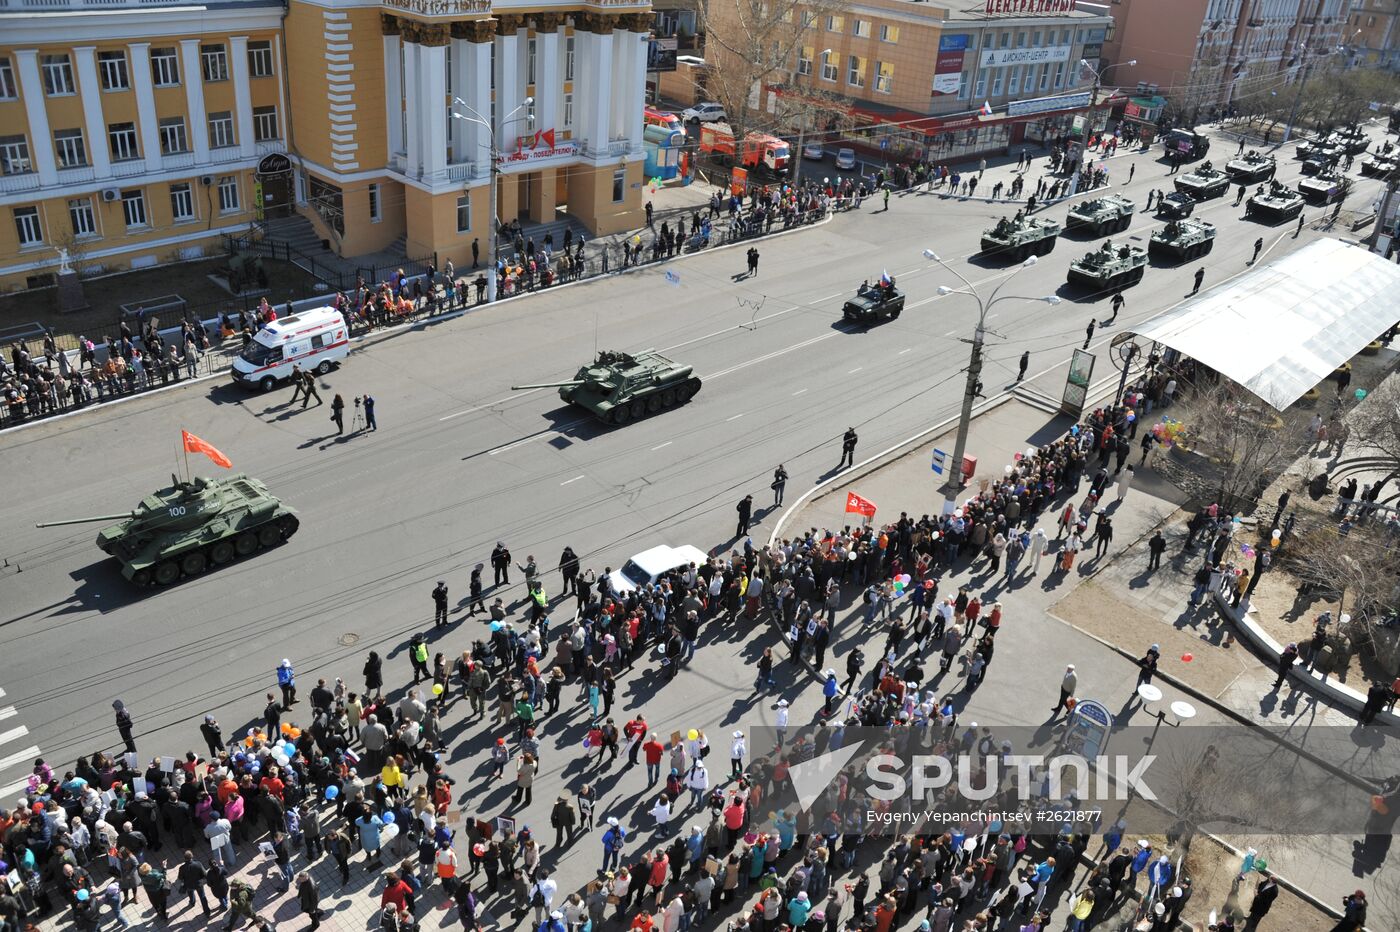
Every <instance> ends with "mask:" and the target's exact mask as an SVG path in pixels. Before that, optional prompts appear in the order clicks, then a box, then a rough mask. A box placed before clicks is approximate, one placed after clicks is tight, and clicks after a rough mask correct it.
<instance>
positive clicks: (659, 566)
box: [608, 544, 709, 593]
mask: <svg viewBox="0 0 1400 932" xmlns="http://www.w3.org/2000/svg"><path fill="white" fill-rule="evenodd" d="M708 559H709V556H708V555H707V554H706V553H705V552H704V551H703V550H700V549H698V548H696V547H692V546H690V545H689V544H683V545H681V546H679V547H668V546H666V545H665V544H662V545H661V546H659V547H652V548H651V549H650V550H643V551H642V552H641V553H639V554H637V555H636V556H635V557H633V558H632V559H630V560H628V561H627V562H626V563H624V564H622V569H620V570H613V571H612V572H611V573H609V574H608V581H609V582H610V583H612V590H613V592H619V593H621V592H631V591H632V590H633V589H640V588H641V587H643V586H645V585H647V584H648V583H654V582H656V580H657V579H659V578H660V577H661V575H662V574H663V573H666V572H669V571H670V570H673V569H676V568H677V567H681V566H689V565H690V564H692V563H694V564H695V565H696V566H697V567H698V566H703V565H704V564H705V561H707V560H708Z"/></svg>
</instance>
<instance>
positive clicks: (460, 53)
mask: <svg viewBox="0 0 1400 932" xmlns="http://www.w3.org/2000/svg"><path fill="white" fill-rule="evenodd" d="M452 26H453V31H452V99H451V100H449V101H448V102H447V105H448V107H450V108H451V110H452V112H453V113H460V114H462V115H463V116H471V114H469V113H467V111H466V110H465V109H463V107H462V105H461V104H459V103H457V100H458V98H460V99H462V100H465V101H466V102H467V106H469V107H474V105H473V104H472V102H471V84H470V82H471V70H470V68H468V66H467V60H466V59H467V55H468V54H469V53H468V51H467V46H469V45H471V43H470V42H468V41H467V40H466V39H464V38H462V37H461V36H460V35H458V33H457V28H456V27H457V24H456V23H453V24H452ZM471 125H472V124H470V123H468V122H467V121H466V120H458V119H454V118H452V117H448V119H447V142H448V144H449V145H450V146H451V147H452V161H453V162H470V161H471V158H472V157H471V155H470V154H468V152H467V145H468V143H467V130H469V129H470V128H471Z"/></svg>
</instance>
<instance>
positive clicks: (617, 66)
mask: <svg viewBox="0 0 1400 932" xmlns="http://www.w3.org/2000/svg"><path fill="white" fill-rule="evenodd" d="M620 25H621V24H619V27H620ZM611 38H612V54H611V55H610V56H609V57H610V58H611V59H612V93H611V94H609V95H608V96H607V97H606V98H605V100H606V101H607V104H606V107H605V109H606V110H607V111H608V142H609V143H611V142H612V141H613V140H614V139H616V138H618V137H619V136H621V135H623V134H624V133H625V132H626V128H625V127H626V125H627V114H626V113H624V112H623V109H624V108H625V107H626V103H625V101H626V100H627V91H628V87H627V85H628V83H629V81H630V78H631V74H632V59H631V58H629V57H628V53H629V52H630V51H631V48H632V43H631V41H630V39H631V38H632V34H631V33H630V32H623V31H622V29H621V28H616V29H614V30H613V34H612V37H611Z"/></svg>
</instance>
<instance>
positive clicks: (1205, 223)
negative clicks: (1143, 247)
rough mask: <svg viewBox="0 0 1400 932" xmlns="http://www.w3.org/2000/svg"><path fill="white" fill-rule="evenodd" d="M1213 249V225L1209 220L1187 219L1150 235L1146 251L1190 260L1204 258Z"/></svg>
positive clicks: (1169, 224)
mask: <svg viewBox="0 0 1400 932" xmlns="http://www.w3.org/2000/svg"><path fill="white" fill-rule="evenodd" d="M1213 248H1215V224H1213V223H1211V222H1210V221H1209V220H1198V219H1196V218H1194V217H1188V218H1186V219H1185V220H1173V221H1171V222H1170V223H1168V224H1166V225H1164V226H1163V227H1162V228H1161V229H1159V230H1155V231H1153V233H1152V238H1151V239H1150V240H1149V241H1148V243H1147V251H1148V252H1149V253H1152V254H1157V255H1167V256H1173V257H1175V258H1177V259H1183V260H1190V259H1195V258H1197V257H1199V256H1204V255H1205V254H1206V253H1208V252H1210V251H1211V250H1212V249H1213Z"/></svg>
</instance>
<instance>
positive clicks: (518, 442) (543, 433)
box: [486, 417, 589, 456]
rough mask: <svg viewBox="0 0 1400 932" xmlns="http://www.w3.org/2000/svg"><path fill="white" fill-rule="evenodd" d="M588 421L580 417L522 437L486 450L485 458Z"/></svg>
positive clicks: (560, 432)
mask: <svg viewBox="0 0 1400 932" xmlns="http://www.w3.org/2000/svg"><path fill="white" fill-rule="evenodd" d="M588 421H589V419H588V418H586V417H581V418H579V419H578V420H576V421H569V422H568V423H565V424H560V425H559V426H558V427H556V428H554V429H552V430H542V431H540V432H539V433H538V434H535V435H533V436H530V437H522V438H521V439H519V440H515V441H513V442H511V443H508V444H506V445H505V446H500V447H496V449H494V450H487V451H486V455H487V456H495V455H496V454H497V453H504V452H506V451H507V450H514V449H515V448H516V447H523V446H524V445H525V444H527V443H533V442H534V441H536V440H542V439H544V438H545V437H552V436H554V435H555V434H562V433H563V432H564V431H566V430H568V429H569V428H571V427H577V426H578V425H580V424H587V423H588Z"/></svg>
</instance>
